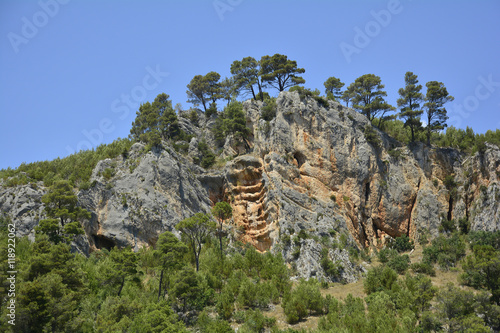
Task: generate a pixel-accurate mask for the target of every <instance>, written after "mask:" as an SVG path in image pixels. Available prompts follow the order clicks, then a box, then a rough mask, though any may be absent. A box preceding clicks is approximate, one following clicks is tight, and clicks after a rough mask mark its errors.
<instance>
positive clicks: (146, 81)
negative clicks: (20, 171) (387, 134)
mask: <svg viewBox="0 0 500 333" xmlns="http://www.w3.org/2000/svg"><path fill="white" fill-rule="evenodd" d="M55 4H56V5H55ZM387 14H389V15H387ZM499 17H500V1H498V0H491V1H486V0H485V1H465V0H449V1H424V0H421V1H415V0H414V1H410V0H401V1H396V0H390V1H389V0H384V1H374V0H369V1H368V0H367V1H347V0H345V1H341V0H337V1H326V0H325V1H319V0H318V1H314V0H312V1H294V0H286V1H284V0H283V1H259V0H215V1H214V0H203V1H132V0H129V1H107V0H101V1H96V0H86V1H82V0H41V1H23V0H2V1H1V2H0V38H1V39H0V40H1V41H0V116H1V118H0V119H1V130H0V168H6V167H9V166H10V167H16V166H18V165H19V164H20V163H22V162H33V161H38V160H51V159H54V158H56V157H64V156H67V155H68V154H70V153H71V152H72V151H74V150H77V149H79V148H87V147H88V145H89V143H92V144H93V145H94V146H95V145H98V144H99V143H109V142H112V141H113V140H115V139H116V138H118V137H126V136H127V135H128V133H129V130H130V127H131V123H132V121H133V120H134V117H135V111H136V110H137V108H138V106H139V103H141V102H145V101H152V100H153V99H154V98H155V96H156V95H157V94H159V93H161V92H165V93H167V94H169V95H170V97H171V99H172V101H173V103H174V105H175V104H176V103H182V105H183V107H184V108H188V107H189V106H190V104H189V103H187V102H186V99H187V98H186V84H188V83H189V81H190V80H191V78H192V77H193V76H194V75H197V74H206V73H207V72H209V71H217V72H219V73H220V74H221V75H222V76H223V77H224V76H229V75H230V72H229V68H230V65H231V63H232V62H233V61H234V60H241V59H242V58H243V57H246V56H253V57H255V58H256V59H259V58H260V57H261V56H262V55H273V54H275V53H281V54H285V55H287V56H288V57H289V58H290V59H293V60H296V61H297V63H298V65H299V66H300V67H303V68H305V69H306V73H305V74H304V78H305V79H306V84H305V86H306V87H308V88H313V89H314V88H319V89H320V90H322V91H323V82H324V81H325V80H326V79H327V78H328V77H329V76H336V77H338V78H340V79H341V80H342V81H343V82H345V83H346V85H348V84H349V83H351V82H352V81H354V79H356V78H357V77H359V76H361V75H363V74H367V73H373V74H376V75H379V76H380V77H381V78H382V82H383V83H384V84H385V85H386V90H387V92H388V100H389V102H391V103H392V104H393V105H396V99H397V98H398V94H397V90H398V89H399V88H400V87H402V86H403V77H404V74H405V72H406V71H413V72H414V73H415V74H417V75H418V76H419V79H420V83H422V84H423V85H425V83H426V82H427V81H431V80H437V81H441V82H443V83H444V84H445V86H446V87H447V88H448V91H449V92H450V94H451V95H453V96H454V97H455V102H454V103H453V105H448V109H449V115H450V117H451V119H450V121H449V124H450V125H455V126H456V127H461V128H465V126H471V127H472V128H473V129H474V130H475V131H476V132H485V131H486V130H488V129H496V128H500V66H499V65H500V19H499ZM360 31H362V34H363V35H364V36H363V35H362V34H361V33H360ZM367 33H368V34H367ZM366 34H367V35H366ZM151 73H153V74H151ZM166 73H168V74H166ZM270 92H271V94H275V93H274V92H273V91H270ZM127 96H129V97H128V100H127Z"/></svg>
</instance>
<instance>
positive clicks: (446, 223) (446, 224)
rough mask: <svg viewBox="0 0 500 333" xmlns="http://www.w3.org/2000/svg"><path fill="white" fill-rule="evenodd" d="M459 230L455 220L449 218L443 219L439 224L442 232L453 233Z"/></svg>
mask: <svg viewBox="0 0 500 333" xmlns="http://www.w3.org/2000/svg"><path fill="white" fill-rule="evenodd" d="M456 230H457V226H456V224H455V220H453V219H452V220H448V219H443V220H442V221H441V224H440V225H439V232H442V233H446V234H449V233H452V232H454V231H456Z"/></svg>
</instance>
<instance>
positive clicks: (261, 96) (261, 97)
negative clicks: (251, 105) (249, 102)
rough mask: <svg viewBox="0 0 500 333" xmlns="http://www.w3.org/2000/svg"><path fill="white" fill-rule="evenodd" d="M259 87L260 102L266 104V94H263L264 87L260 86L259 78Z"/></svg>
mask: <svg viewBox="0 0 500 333" xmlns="http://www.w3.org/2000/svg"><path fill="white" fill-rule="evenodd" d="M257 85H258V86H259V94H260V100H261V101H262V102H264V94H263V93H262V86H261V84H260V81H259V78H257Z"/></svg>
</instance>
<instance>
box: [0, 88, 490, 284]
mask: <svg viewBox="0 0 500 333" xmlns="http://www.w3.org/2000/svg"><path fill="white" fill-rule="evenodd" d="M328 103H329V105H328V106H327V107H323V106H320V105H319V104H318V103H317V102H316V101H315V100H314V99H312V98H309V97H306V98H305V99H301V98H300V96H299V94H298V93H296V92H293V93H291V92H282V93H280V95H279V97H278V98H277V101H276V106H277V109H276V117H275V118H274V119H273V120H272V121H270V122H269V123H268V122H266V121H264V120H262V119H260V114H261V110H262V107H263V103H262V102H260V101H252V100H250V101H246V102H244V103H243V107H244V111H245V112H246V115H247V127H249V128H250V132H251V134H250V135H249V136H248V137H246V138H244V140H243V141H241V140H238V139H236V138H234V137H232V136H228V137H227V138H226V142H225V143H223V144H222V145H221V146H220V147H219V146H217V145H216V141H215V139H214V137H213V134H212V132H211V128H212V127H213V126H214V125H215V116H213V117H211V118H210V119H206V118H205V116H204V114H203V113H202V112H201V111H199V110H198V111H197V113H198V123H197V124H193V123H191V122H190V121H189V120H188V116H187V115H188V113H187V112H184V113H181V114H180V117H179V119H180V120H179V124H180V126H181V127H182V129H183V130H184V131H185V132H186V133H188V134H190V135H193V138H192V139H191V140H190V142H187V141H186V142H183V143H182V145H183V146H185V147H188V148H187V151H186V152H185V153H183V152H181V151H179V152H177V151H176V150H175V149H173V148H172V147H171V146H170V145H169V144H168V143H166V142H164V143H163V147H161V148H160V149H153V150H152V151H148V152H146V151H145V146H144V145H143V144H141V143H136V144H134V145H133V146H132V148H131V150H130V152H129V154H128V157H127V158H124V157H122V156H119V157H117V158H114V159H107V160H103V161H100V162H99V163H98V164H97V166H96V167H95V169H94V171H93V174H92V177H91V183H92V186H91V187H90V188H89V189H88V190H82V191H80V192H79V193H78V200H79V204H80V205H81V206H82V207H84V208H86V209H87V210H89V211H90V212H91V213H92V218H91V219H90V221H88V222H87V223H85V225H84V229H85V232H86V237H85V238H82V239H81V240H79V241H78V244H76V246H77V247H79V248H80V249H81V250H82V251H84V252H88V251H93V250H96V249H99V248H110V247H112V246H115V245H118V246H131V247H133V248H135V249H138V248H140V247H143V246H151V245H154V244H155V242H156V240H157V238H158V235H159V234H160V233H161V232H164V231H166V230H170V231H173V232H174V233H175V232H176V230H175V228H174V226H175V225H176V224H177V223H178V222H179V221H181V220H182V219H184V218H187V217H189V216H191V215H193V214H195V213H198V212H203V213H209V212H210V209H211V207H212V206H213V205H214V204H215V203H216V202H218V201H220V200H225V201H227V202H229V203H230V204H231V206H232V207H233V218H232V220H231V221H228V222H227V229H228V230H231V231H232V233H233V235H232V237H233V238H234V239H238V240H241V241H243V242H246V243H250V244H252V245H253V246H255V247H256V248H257V249H258V250H259V251H273V252H281V253H283V256H284V258H285V260H286V261H287V262H288V263H290V265H291V266H292V267H294V268H295V269H296V270H295V273H296V276H297V277H306V278H307V277H312V276H315V277H318V278H321V279H327V280H331V281H333V280H335V279H340V280H341V281H345V282H351V281H354V280H355V279H356V278H357V276H359V274H361V273H362V272H363V268H362V267H361V266H359V265H355V264H352V262H351V261H350V259H349V256H348V251H347V250H346V248H344V247H349V245H350V246H351V247H353V246H354V247H355V246H357V247H359V248H360V249H363V248H368V249H370V248H371V249H373V248H376V247H378V248H380V247H382V246H383V245H384V244H385V242H386V241H387V240H388V239H389V238H391V237H397V236H401V235H403V234H405V235H408V236H409V237H410V238H412V239H416V238H418V237H419V236H420V235H422V234H424V233H429V234H430V236H435V235H437V233H438V228H439V225H440V222H441V221H442V219H455V220H458V219H463V218H467V219H468V220H469V221H470V223H471V228H472V229H473V230H490V231H495V230H500V210H499V205H500V183H499V179H500V149H499V148H498V147H496V146H491V145H487V149H486V151H484V152H482V153H476V154H475V155H474V156H470V155H466V154H463V153H461V152H459V151H457V150H454V149H443V148H435V147H428V146H426V145H424V144H422V143H415V144H412V145H409V146H406V145H403V144H401V143H399V142H398V141H396V140H394V139H392V138H390V137H389V136H387V135H386V134H384V133H383V132H380V131H378V130H377V129H376V128H375V129H374V130H375V131H376V133H377V135H378V137H379V141H380V143H379V144H378V145H376V144H374V143H372V142H369V141H368V140H367V139H366V137H365V134H364V133H365V128H366V126H369V125H370V124H369V121H368V120H367V119H366V117H364V116H363V115H361V114H359V113H357V112H355V111H354V110H352V109H350V108H346V107H343V106H341V105H340V104H339V103H337V102H334V101H329V102H328ZM201 140H205V142H207V144H208V145H209V146H210V147H212V149H213V150H214V152H215V153H216V154H217V155H218V162H217V163H216V166H215V167H213V168H212V169H209V170H205V169H203V168H201V167H200V166H198V165H196V164H195V163H194V162H195V161H196V160H199V159H200V157H201V155H200V152H199V151H198V148H197V147H198V143H199V142H200V141H201ZM107 169H109V170H107ZM450 176H451V179H452V180H453V181H454V183H453V182H450ZM0 185H2V186H1V187H0V208H1V210H2V212H5V213H7V214H8V215H9V216H10V217H11V218H12V219H13V220H14V221H15V222H16V224H17V230H18V235H19V236H22V235H29V234H31V235H32V234H33V228H34V227H35V226H36V225H37V223H38V221H39V220H40V219H42V218H43V203H42V202H41V197H42V196H43V194H45V193H46V191H47V189H46V188H44V187H43V186H42V184H38V185H37V186H33V185H25V186H18V187H13V188H11V187H6V186H3V184H0ZM341 238H342V240H341ZM333 243H336V244H337V246H336V247H333V246H332V247H330V248H329V251H328V259H329V260H331V261H333V262H334V263H338V264H339V267H342V271H341V274H340V278H339V277H338V276H337V277H335V278H332V277H328V276H326V274H325V272H324V271H323V268H322V267H321V264H320V261H321V256H322V255H324V253H323V254H322V253H321V250H322V247H323V246H324V245H325V244H330V245H332V244H333ZM346 244H347V245H346ZM299 251H300V253H299Z"/></svg>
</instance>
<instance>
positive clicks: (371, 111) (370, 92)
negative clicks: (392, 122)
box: [352, 74, 395, 127]
mask: <svg viewBox="0 0 500 333" xmlns="http://www.w3.org/2000/svg"><path fill="white" fill-rule="evenodd" d="M384 87H385V86H384V85H383V84H382V81H381V80H380V77H379V76H376V75H374V74H365V75H362V76H360V77H358V78H357V79H356V80H355V81H354V86H353V95H354V97H353V98H352V103H353V108H355V109H357V110H358V111H359V112H361V113H362V114H364V115H365V116H366V117H367V118H368V119H369V120H370V121H373V119H375V118H376V117H377V116H379V122H378V126H379V127H380V126H381V124H382V122H383V121H384V120H388V119H391V118H393V117H394V116H385V114H386V113H387V112H388V111H392V110H394V109H395V108H394V107H393V106H392V105H390V104H388V103H387V102H386V101H385V100H384V97H385V96H387V92H385V91H384V90H383V89H384Z"/></svg>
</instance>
